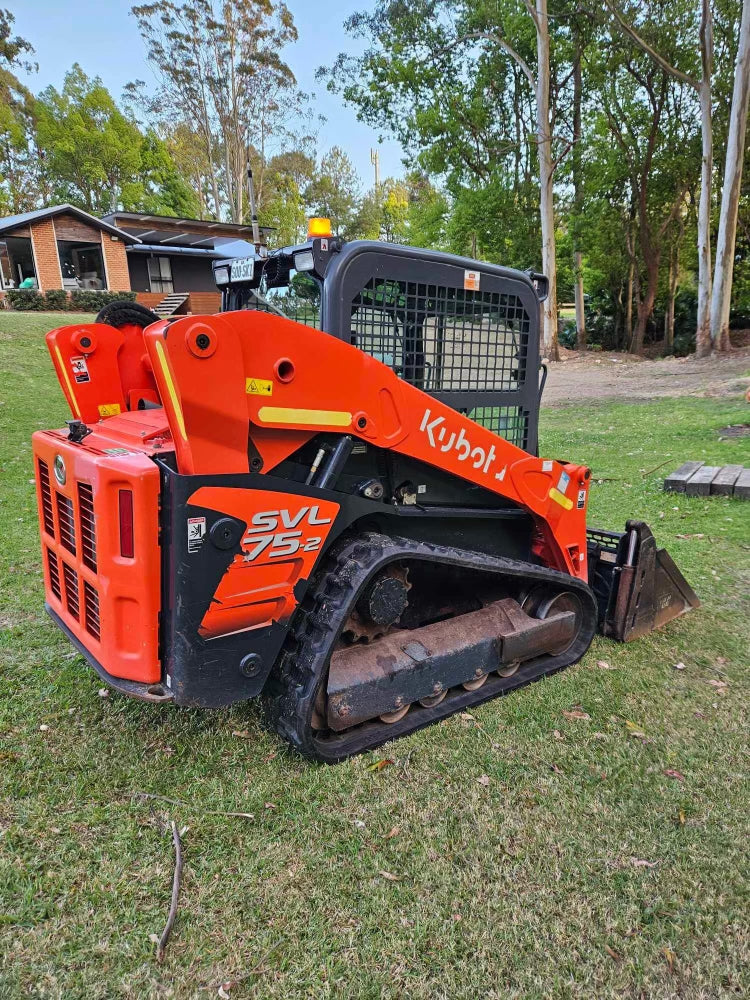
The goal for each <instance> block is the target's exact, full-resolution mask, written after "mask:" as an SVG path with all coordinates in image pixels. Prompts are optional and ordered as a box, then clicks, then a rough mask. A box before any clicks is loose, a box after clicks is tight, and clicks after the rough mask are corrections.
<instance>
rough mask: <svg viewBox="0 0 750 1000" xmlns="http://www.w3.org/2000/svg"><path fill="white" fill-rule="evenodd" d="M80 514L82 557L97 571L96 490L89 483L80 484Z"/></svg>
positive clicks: (84, 561) (85, 564) (86, 564)
mask: <svg viewBox="0 0 750 1000" xmlns="http://www.w3.org/2000/svg"><path fill="white" fill-rule="evenodd" d="M78 516H79V518H80V523H81V559H82V560H83V564H84V566H88V568H89V569H90V570H92V571H93V572H94V573H96V523H95V521H94V491H93V489H92V488H91V486H89V484H88V483H79V484H78Z"/></svg>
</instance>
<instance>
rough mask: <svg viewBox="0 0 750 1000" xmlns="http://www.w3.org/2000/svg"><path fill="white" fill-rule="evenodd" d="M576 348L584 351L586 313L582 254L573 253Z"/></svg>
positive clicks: (578, 251)
mask: <svg viewBox="0 0 750 1000" xmlns="http://www.w3.org/2000/svg"><path fill="white" fill-rule="evenodd" d="M575 278H576V284H575V301H576V348H577V349H578V350H579V351H585V350H586V313H585V309H584V301H583V254H582V253H581V251H580V250H576V252H575Z"/></svg>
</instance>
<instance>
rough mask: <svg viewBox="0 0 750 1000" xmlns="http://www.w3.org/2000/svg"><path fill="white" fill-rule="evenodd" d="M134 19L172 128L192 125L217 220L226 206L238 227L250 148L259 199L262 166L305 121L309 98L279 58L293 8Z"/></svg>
mask: <svg viewBox="0 0 750 1000" xmlns="http://www.w3.org/2000/svg"><path fill="white" fill-rule="evenodd" d="M132 12H133V14H134V15H135V18H136V21H137V23H138V28H139V30H140V32H141V35H142V37H143V39H144V41H145V43H146V47H147V57H148V60H149V62H150V63H151V64H152V66H153V67H154V69H155V70H156V72H157V74H158V77H159V80H160V91H159V94H158V95H157V100H156V101H155V102H154V106H155V107H159V108H160V109H161V111H162V113H163V114H165V115H167V116H168V117H169V118H170V119H171V121H172V123H174V121H175V119H177V120H182V121H185V120H187V121H188V122H190V124H191V127H192V128H194V129H195V130H196V132H197V133H198V135H199V136H200V138H201V142H202V146H203V148H202V154H203V156H204V157H205V159H206V161H207V162H208V167H209V172H210V182H211V191H212V196H213V208H214V213H215V215H216V217H217V218H220V216H221V211H222V206H223V204H224V203H226V205H227V206H228V209H229V216H230V219H231V220H232V221H233V222H241V221H242V219H243V216H244V214H245V210H246V205H245V182H246V171H247V164H248V155H249V154H248V150H249V149H255V150H257V151H258V154H259V164H260V175H259V187H260V188H261V191H260V192H259V194H260V195H261V197H260V198H259V201H262V181H263V177H262V173H263V170H264V167H265V162H266V160H267V158H268V157H269V156H270V155H271V153H272V152H273V151H277V152H278V151H281V150H280V147H281V146H283V145H284V144H285V143H286V141H287V140H288V138H289V135H290V132H292V131H293V130H294V129H295V128H296V127H297V125H298V123H299V120H300V119H301V118H302V117H303V116H304V111H305V96H304V95H303V94H301V93H300V92H299V90H298V89H297V86H296V80H295V77H294V74H293V73H292V70H291V69H290V67H289V66H288V64H287V63H286V62H285V60H284V59H283V57H282V50H283V49H284V47H285V46H286V45H287V44H289V43H290V42H293V41H295V40H296V38H297V30H296V28H295V26H294V20H293V18H292V15H291V13H290V12H289V9H288V8H287V6H286V4H285V3H283V2H281V0H279V2H275V0H227V2H220V0H185V2H179V0H177V2H173V0H154V2H153V3H146V4H141V5H139V6H136V7H133V9H132ZM222 188H223V192H222V190H221V189H222ZM222 193H223V197H222Z"/></svg>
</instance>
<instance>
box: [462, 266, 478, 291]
mask: <svg viewBox="0 0 750 1000" xmlns="http://www.w3.org/2000/svg"><path fill="white" fill-rule="evenodd" d="M464 288H465V290H466V291H467V292H478V291H479V271H464Z"/></svg>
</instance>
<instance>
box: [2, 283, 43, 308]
mask: <svg viewBox="0 0 750 1000" xmlns="http://www.w3.org/2000/svg"><path fill="white" fill-rule="evenodd" d="M5 294H6V295H7V296H8V302H10V307H11V309H17V310H18V311H19V312H39V310H40V309H44V296H43V295H42V294H41V292H38V291H37V290H36V289H35V288H9V289H8V290H7V291H6V293H5Z"/></svg>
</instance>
